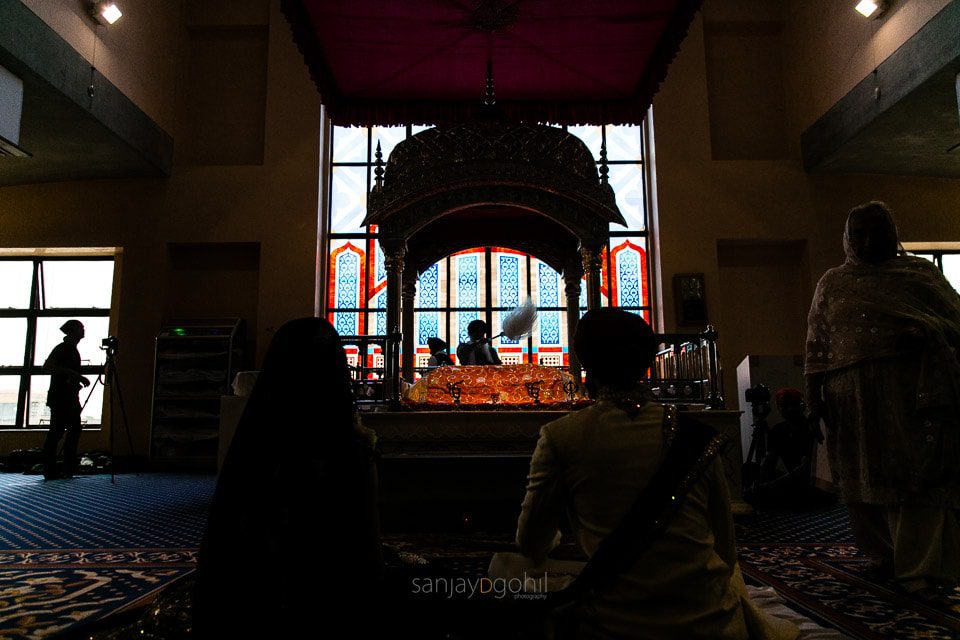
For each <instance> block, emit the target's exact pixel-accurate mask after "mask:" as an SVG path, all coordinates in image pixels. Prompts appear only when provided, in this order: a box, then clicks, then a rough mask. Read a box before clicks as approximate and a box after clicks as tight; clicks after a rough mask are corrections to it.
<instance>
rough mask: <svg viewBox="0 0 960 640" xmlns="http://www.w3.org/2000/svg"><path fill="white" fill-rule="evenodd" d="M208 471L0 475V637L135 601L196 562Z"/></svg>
mask: <svg viewBox="0 0 960 640" xmlns="http://www.w3.org/2000/svg"><path fill="white" fill-rule="evenodd" d="M214 486H215V479H214V478H213V476H183V475H166V474H142V475H139V476H138V475H120V476H116V478H115V482H111V479H110V476H108V475H97V476H78V477H76V478H73V479H70V480H57V481H49V482H44V481H43V479H42V477H40V476H24V475H19V474H0V639H3V640H21V639H31V640H33V639H36V638H50V637H56V636H58V635H62V634H64V633H67V632H71V631H76V630H78V629H81V628H82V627H85V626H87V625H90V624H91V623H95V622H97V621H101V620H103V619H105V618H107V617H109V616H114V615H116V614H118V613H120V612H123V611H126V610H131V609H133V608H136V607H139V606H141V605H142V604H144V603H145V602H148V601H150V600H151V599H152V598H153V597H155V596H156V594H158V593H159V592H161V591H162V590H163V589H165V588H167V587H169V586H170V585H171V584H173V583H174V582H176V581H177V580H179V579H180V578H183V577H184V576H186V575H187V574H189V573H190V572H192V571H193V568H194V567H195V565H196V553H197V548H198V547H199V544H200V538H201V536H202V534H203V528H204V526H205V523H206V511H207V507H208V505H209V502H210V499H211V497H212V494H213V488H214Z"/></svg>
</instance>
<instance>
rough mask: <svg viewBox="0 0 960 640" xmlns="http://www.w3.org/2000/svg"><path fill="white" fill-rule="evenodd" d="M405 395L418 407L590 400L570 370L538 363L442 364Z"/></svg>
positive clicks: (546, 404)
mask: <svg viewBox="0 0 960 640" xmlns="http://www.w3.org/2000/svg"><path fill="white" fill-rule="evenodd" d="M403 399H404V401H405V402H406V403H407V404H409V405H412V406H414V407H417V408H452V407H455V406H460V407H478V408H484V409H494V408H497V407H501V406H502V407H505V408H517V407H524V408H534V407H550V408H558V407H562V406H572V405H577V404H582V403H585V402H587V398H586V396H585V395H584V394H583V392H582V391H581V390H580V389H579V388H578V386H577V384H576V382H575V381H574V379H573V376H571V375H570V374H569V373H566V372H564V371H561V370H559V369H555V368H553V367H544V366H541V365H536V364H509V365H498V366H478V367H467V366H458V367H440V368H438V369H434V370H433V371H431V372H430V373H428V374H426V375H425V376H424V377H423V378H421V379H420V380H419V381H417V382H416V383H415V384H414V385H413V386H412V387H410V388H409V389H408V390H407V391H406V392H405V393H404V394H403Z"/></svg>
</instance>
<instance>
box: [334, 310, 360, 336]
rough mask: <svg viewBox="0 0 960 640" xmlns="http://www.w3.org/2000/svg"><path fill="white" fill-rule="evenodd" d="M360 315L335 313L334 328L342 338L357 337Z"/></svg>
mask: <svg viewBox="0 0 960 640" xmlns="http://www.w3.org/2000/svg"><path fill="white" fill-rule="evenodd" d="M359 315H360V314H357V313H335V314H333V328H334V329H336V330H337V333H339V334H340V335H341V336H355V335H357V331H358V327H359V326H360V322H359Z"/></svg>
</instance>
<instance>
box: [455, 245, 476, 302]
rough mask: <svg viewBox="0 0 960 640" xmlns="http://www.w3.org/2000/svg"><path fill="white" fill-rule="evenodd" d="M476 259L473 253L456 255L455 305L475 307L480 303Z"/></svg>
mask: <svg viewBox="0 0 960 640" xmlns="http://www.w3.org/2000/svg"><path fill="white" fill-rule="evenodd" d="M477 265H478V259H477V256H475V255H469V256H458V257H457V305H458V306H461V307H475V306H477V305H478V304H480V290H479V289H480V287H479V279H478V274H477V270H478V267H477Z"/></svg>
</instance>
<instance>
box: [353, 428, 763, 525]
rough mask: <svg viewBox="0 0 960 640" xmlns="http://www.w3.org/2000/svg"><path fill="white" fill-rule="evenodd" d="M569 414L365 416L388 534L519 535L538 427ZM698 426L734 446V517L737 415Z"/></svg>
mask: <svg viewBox="0 0 960 640" xmlns="http://www.w3.org/2000/svg"><path fill="white" fill-rule="evenodd" d="M565 414H566V412H565V411H420V412H414V411H397V412H371V413H364V414H363V416H362V417H363V423H364V424H365V425H366V426H368V427H370V428H371V429H373V430H374V431H376V432H377V436H378V446H379V448H380V450H381V452H382V454H383V458H382V460H381V462H380V502H381V514H382V519H383V521H382V527H383V529H384V531H471V530H475V531H510V530H512V529H513V528H514V527H516V520H517V516H518V515H519V513H520V503H521V502H522V500H523V495H524V492H525V489H526V476H527V471H528V469H529V465H530V456H531V454H532V453H533V450H534V447H535V446H536V442H537V438H538V437H539V433H540V427H542V426H543V425H545V424H546V423H548V422H551V421H553V420H556V419H557V418H559V417H561V416H563V415H565ZM699 414H700V415H699V416H698V417H700V418H701V419H703V420H705V421H707V422H709V423H710V424H711V425H712V426H713V427H714V428H716V429H717V430H719V431H722V432H726V433H729V434H730V435H731V436H732V437H733V438H734V446H732V447H730V449H729V450H727V451H726V452H725V455H724V466H725V468H726V471H727V480H728V482H729V484H730V492H731V496H732V498H733V508H734V513H743V512H746V511H747V510H749V507H748V506H747V505H746V504H745V503H744V502H743V500H742V498H741V496H742V490H741V482H740V459H741V453H740V452H741V447H740V422H739V415H740V413H739V412H738V411H703V412H699Z"/></svg>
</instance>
